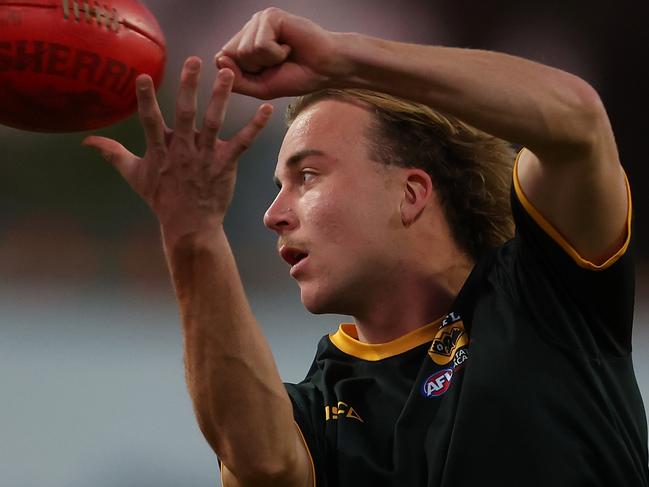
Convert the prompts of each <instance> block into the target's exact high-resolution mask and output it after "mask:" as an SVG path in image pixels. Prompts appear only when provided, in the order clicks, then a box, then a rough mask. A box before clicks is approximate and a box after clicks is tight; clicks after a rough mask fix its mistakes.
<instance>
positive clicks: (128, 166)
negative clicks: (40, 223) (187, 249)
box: [83, 57, 273, 239]
mask: <svg viewBox="0 0 649 487" xmlns="http://www.w3.org/2000/svg"><path fill="white" fill-rule="evenodd" d="M200 71H201V61H200V59H199V58H196V57H190V58H189V59H187V60H186V61H185V64H184V66H183V69H182V73H181V78H180V87H179V89H178V95H177V98H176V117H175V127H174V129H173V130H171V129H169V128H168V127H167V126H166V124H165V121H164V119H163V117H162V113H161V112H160V107H159V106H158V103H157V100H156V97H155V89H154V86H153V82H152V80H151V78H150V77H149V76H147V75H141V76H139V77H138V79H137V81H136V91H137V102H138V112H139V116H140V120H141V123H142V126H143V128H144V133H145V137H146V144H147V148H146V153H145V154H144V156H143V157H138V156H136V155H134V154H132V153H131V152H129V151H128V150H127V149H125V148H124V146H122V145H121V144H120V143H119V142H117V141H115V140H112V139H108V138H105V137H98V136H90V137H87V138H86V139H85V140H84V141H83V144H84V145H86V146H90V147H95V148H96V149H98V150H99V151H101V153H102V155H103V156H104V158H105V159H107V160H108V161H109V162H111V163H112V164H113V166H115V168H116V169H117V170H118V171H119V173H120V174H121V175H122V176H123V177H124V179H125V180H126V182H127V183H128V184H129V185H130V186H131V187H132V188H133V190H134V191H135V192H136V193H138V194H139V195H140V196H141V197H142V198H143V199H144V201H146V203H147V204H148V205H149V206H150V207H151V209H152V210H153V212H154V213H155V214H156V216H157V218H158V220H159V221H160V224H161V226H162V228H163V231H164V233H165V235H167V236H171V238H176V239H177V238H180V237H182V236H184V235H187V234H192V233H196V232H202V231H211V230H213V229H215V228H218V227H219V226H220V225H222V224H223V219H224V217H225V213H226V211H227V209H228V207H229V206H230V202H231V201H232V197H233V194H234V185H235V180H236V169H237V161H238V159H239V157H240V156H241V154H242V153H243V152H244V151H245V150H246V149H247V148H248V147H250V145H251V144H252V143H253V141H254V140H255V138H256V137H257V135H258V134H259V132H260V131H261V130H262V129H263V128H264V127H265V125H266V123H267V122H268V119H269V118H270V115H271V114H272V111H273V110H272V106H271V105H269V104H263V105H261V106H260V107H259V109H258V110H257V113H256V114H255V116H254V117H253V118H252V120H251V121H250V122H249V123H248V124H247V125H246V126H245V127H243V128H242V129H241V130H239V132H237V133H236V135H234V136H233V137H232V138H231V139H230V140H222V139H220V138H219V137H218V135H219V131H220V129H221V125H222V124H223V119H224V116H225V113H226V107H227V102H228V99H229V97H230V93H231V91H232V83H233V78H234V74H233V73H232V71H231V70H230V69H227V68H225V69H221V70H219V72H218V75H217V78H216V80H215V81H214V85H213V90H212V97H211V99H210V101H209V104H208V106H207V109H206V111H205V115H204V117H203V124H202V128H201V130H200V131H199V130H197V129H196V110H197V87H198V80H199V76H200Z"/></svg>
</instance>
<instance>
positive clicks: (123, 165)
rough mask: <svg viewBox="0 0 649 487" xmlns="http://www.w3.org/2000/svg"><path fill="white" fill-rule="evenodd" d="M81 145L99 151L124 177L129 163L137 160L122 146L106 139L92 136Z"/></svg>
mask: <svg viewBox="0 0 649 487" xmlns="http://www.w3.org/2000/svg"><path fill="white" fill-rule="evenodd" d="M81 145H83V146H86V147H94V148H95V149H97V150H98V151H99V152H100V153H101V156H102V157H103V158H104V159H105V160H106V161H108V162H110V163H111V164H112V165H113V166H115V168H116V169H117V170H118V171H119V172H120V173H121V174H122V175H125V173H126V172H127V170H128V166H129V163H130V162H131V161H133V159H135V156H134V155H133V154H132V153H131V152H130V151H128V150H127V149H126V148H125V147H124V146H123V145H122V144H120V143H119V142H117V141H115V140H113V139H108V138H106V137H100V136H98V135H90V136H88V137H86V138H85V139H83V141H82V142H81Z"/></svg>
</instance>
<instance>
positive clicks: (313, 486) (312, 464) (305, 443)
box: [219, 420, 316, 487]
mask: <svg viewBox="0 0 649 487" xmlns="http://www.w3.org/2000/svg"><path fill="white" fill-rule="evenodd" d="M293 423H294V424H295V427H296V428H297V432H298V436H299V437H300V439H301V440H302V444H303V445H304V448H305V449H306V453H307V455H309V462H310V463H311V487H316V477H315V463H313V457H312V456H311V450H310V449H309V445H308V444H307V442H306V440H305V439H304V435H303V434H302V430H301V429H300V426H299V425H298V424H297V423H296V422H295V420H294V421H293ZM219 465H220V471H221V475H220V476H221V485H222V486H223V487H227V486H226V485H225V481H224V480H223V469H224V468H226V467H225V465H223V462H221V459H219Z"/></svg>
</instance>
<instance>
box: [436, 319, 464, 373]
mask: <svg viewBox="0 0 649 487" xmlns="http://www.w3.org/2000/svg"><path fill="white" fill-rule="evenodd" d="M468 344H469V336H468V335H467V333H466V331H465V330H464V323H463V322H462V321H461V320H459V321H455V322H454V323H450V324H448V325H446V326H442V327H441V328H440V329H439V331H438V332H437V334H436V335H435V338H433V343H432V344H431V346H430V349H429V350H428V355H430V358H431V359H432V360H433V362H435V363H436V364H438V365H446V364H448V363H450V362H451V361H452V360H453V358H454V356H455V352H457V351H458V350H459V349H461V348H462V347H466V346H467V345H468Z"/></svg>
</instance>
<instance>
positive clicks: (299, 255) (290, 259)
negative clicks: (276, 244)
mask: <svg viewBox="0 0 649 487" xmlns="http://www.w3.org/2000/svg"><path fill="white" fill-rule="evenodd" d="M279 254H280V255H281V256H282V259H284V260H285V261H286V262H287V263H288V264H289V265H290V266H291V267H294V266H296V265H297V264H299V263H300V262H302V261H303V260H304V259H306V258H307V257H308V255H309V254H308V253H307V252H305V251H304V250H301V249H298V248H295V247H286V246H282V248H280V249H279Z"/></svg>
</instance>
